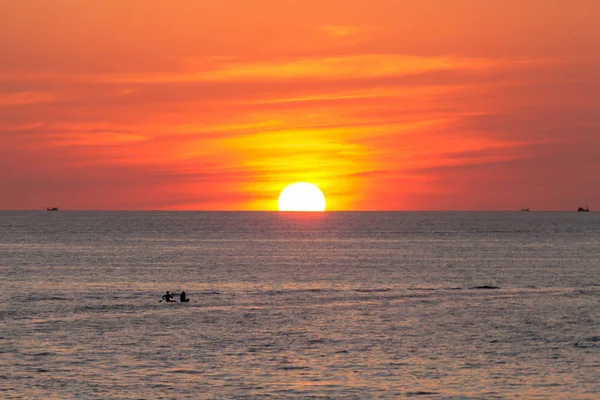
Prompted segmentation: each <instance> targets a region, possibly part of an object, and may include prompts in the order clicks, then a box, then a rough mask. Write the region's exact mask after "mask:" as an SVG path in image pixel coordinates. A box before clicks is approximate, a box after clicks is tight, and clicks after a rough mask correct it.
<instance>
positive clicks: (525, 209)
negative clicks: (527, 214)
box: [521, 208, 529, 211]
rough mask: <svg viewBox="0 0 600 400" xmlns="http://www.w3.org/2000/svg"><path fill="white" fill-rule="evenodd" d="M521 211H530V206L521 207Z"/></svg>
mask: <svg viewBox="0 0 600 400" xmlns="http://www.w3.org/2000/svg"><path fill="white" fill-rule="evenodd" d="M521 211H529V208H521Z"/></svg>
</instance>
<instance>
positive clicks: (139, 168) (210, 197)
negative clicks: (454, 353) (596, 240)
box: [0, 0, 600, 210]
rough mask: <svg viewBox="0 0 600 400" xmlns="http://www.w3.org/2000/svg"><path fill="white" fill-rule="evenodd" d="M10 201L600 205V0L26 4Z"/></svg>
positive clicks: (2, 111)
mask: <svg viewBox="0 0 600 400" xmlns="http://www.w3.org/2000/svg"><path fill="white" fill-rule="evenodd" d="M0 15H1V16H2V17H1V19H2V23H1V24H0V54H1V57H0V209H41V208H45V207H47V206H59V207H61V208H63V209H107V210H108V209H196V210H214V209H218V210H274V209H275V208H276V203H277V196H278V194H279V192H280V191H281V190H282V189H283V188H284V187H285V186H286V185H288V184H290V183H293V182H296V181H306V182H312V183H314V184H317V185H318V186H319V187H320V188H321V189H322V190H323V192H324V193H325V195H326V197H327V208H328V209H329V210H518V209H521V208H522V207H529V208H531V209H532V210H574V209H576V208H577V207H578V206H581V205H586V204H587V205H589V206H590V208H592V209H594V207H595V208H600V185H599V184H598V177H599V176H600V25H599V24H598V23H597V19H598V16H599V15H600V1H598V0H570V1H566V0H503V1H481V0H454V1H446V0H419V1H415V0H410V1H408V0H407V1H403V0H353V1H348V0H327V1H324V0H319V1H317V0H218V1H217V0H210V1H209V0H168V1H167V0H164V1H163V0H102V1H96V0H7V1H3V2H1V3H0Z"/></svg>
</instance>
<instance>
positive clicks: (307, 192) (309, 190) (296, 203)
mask: <svg viewBox="0 0 600 400" xmlns="http://www.w3.org/2000/svg"><path fill="white" fill-rule="evenodd" d="M277 205H278V206H279V211H325V196H324V195H323V192H321V190H320V189H319V188H318V187H316V186H315V185H313V184H312V183H305V182H298V183H293V184H291V185H289V186H287V187H286V188H285V189H283V190H282V191H281V194H280V195H279V200H278V202H277Z"/></svg>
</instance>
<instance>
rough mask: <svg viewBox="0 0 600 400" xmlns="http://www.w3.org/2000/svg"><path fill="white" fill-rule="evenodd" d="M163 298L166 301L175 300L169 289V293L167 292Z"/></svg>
mask: <svg viewBox="0 0 600 400" xmlns="http://www.w3.org/2000/svg"><path fill="white" fill-rule="evenodd" d="M162 298H163V300H164V301H166V302H169V301H173V295H172V294H170V293H169V291H168V290H167V294H165V295H164V296H163V297H162Z"/></svg>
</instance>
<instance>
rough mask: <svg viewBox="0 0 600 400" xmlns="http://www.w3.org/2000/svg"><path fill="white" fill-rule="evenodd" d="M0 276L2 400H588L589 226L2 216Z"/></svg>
mask: <svg viewBox="0 0 600 400" xmlns="http://www.w3.org/2000/svg"><path fill="white" fill-rule="evenodd" d="M0 279H1V282H2V283H1V287H2V293H3V295H4V302H2V305H1V306H0V320H1V325H0V359H1V360H2V369H1V370H0V398H3V399H18V398H23V399H53V398H55V399H71V398H86V399H92V398H97V399H107V398H110V399H187V398H189V399H218V398H222V399H231V398H278V399H279V398H336V399H337V398H348V399H369V398H408V397H417V398H432V399H438V398H439V399H470V398H476V399H493V398H517V397H519V398H557V399H597V398H600V213H593V212H590V213H575V212H571V213H557V212H555V213H541V212H539V213H538V212H530V213H522V212H517V213H475V212H472V213H441V212H439V213H436V212H431V213H410V212H406V213H404V212H397V213H383V212H382V213H358V212H356V213H324V214H318V213H317V214H312V213H308V214H293V213H291V214H284V213H240V212H230V213H227V212H225V213H213V212H68V211H66V212H63V211H59V212H46V211H43V212H0ZM180 288H181V289H183V290H185V291H186V292H187V294H188V296H189V297H190V298H191V302H190V303H187V304H186V303H169V304H167V303H164V302H159V300H160V299H161V296H162V295H163V294H164V292H165V291H166V290H171V291H173V290H177V289H180Z"/></svg>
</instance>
